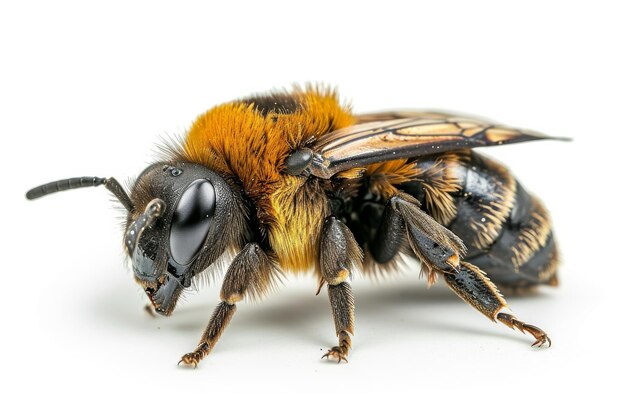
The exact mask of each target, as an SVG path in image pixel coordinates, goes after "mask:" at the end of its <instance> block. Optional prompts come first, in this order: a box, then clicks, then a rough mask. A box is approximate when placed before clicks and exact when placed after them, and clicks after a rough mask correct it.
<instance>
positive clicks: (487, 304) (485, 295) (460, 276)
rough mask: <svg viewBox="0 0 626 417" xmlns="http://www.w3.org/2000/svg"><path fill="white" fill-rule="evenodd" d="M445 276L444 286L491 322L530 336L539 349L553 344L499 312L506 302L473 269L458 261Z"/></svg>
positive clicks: (528, 325)
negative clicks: (459, 263) (457, 264)
mask: <svg viewBox="0 0 626 417" xmlns="http://www.w3.org/2000/svg"><path fill="white" fill-rule="evenodd" d="M444 277H445V280H446V284H448V286H449V287H450V288H451V289H452V291H454V292H455V293H456V294H457V295H458V296H459V297H461V298H462V299H463V300H465V302H467V303H468V304H469V305H471V306H472V307H474V308H475V309H476V310H478V311H480V312H481V313H483V314H484V315H485V316H487V317H488V318H490V319H491V320H493V321H495V320H498V321H499V322H501V323H503V324H504V325H506V326H508V327H510V328H511V329H517V330H519V331H521V332H522V333H526V332H528V333H530V334H531V335H532V336H533V337H534V338H535V343H533V346H538V347H539V346H543V345H544V344H545V343H548V346H550V345H552V341H551V340H550V338H549V337H548V335H547V334H546V333H545V332H544V331H543V330H541V329H540V328H539V327H537V326H533V325H532V324H526V323H524V322H522V321H520V320H518V319H517V318H516V317H515V316H512V315H511V314H507V313H501V312H500V311H501V310H502V309H503V308H506V307H507V305H506V301H505V300H504V298H503V297H502V295H501V294H500V292H499V291H498V289H497V288H496V286H495V285H494V283H493V282H491V281H490V280H489V279H488V278H487V277H486V276H485V275H484V274H483V273H482V271H481V270H480V269H478V268H477V267H476V266H474V265H472V264H470V263H467V262H461V265H460V267H459V268H458V270H457V271H453V272H451V273H445V274H444Z"/></svg>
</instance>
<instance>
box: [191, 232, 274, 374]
mask: <svg viewBox="0 0 626 417" xmlns="http://www.w3.org/2000/svg"><path fill="white" fill-rule="evenodd" d="M271 276H272V267H271V263H270V260H269V259H268V257H267V255H266V254H265V253H264V252H263V250H262V249H261V248H260V247H259V245H257V244H256V243H248V244H247V245H246V246H245V247H244V248H243V250H242V251H241V252H240V253H239V254H238V255H237V256H236V257H235V259H234V260H233V262H232V264H231V265H230V267H229V268H228V270H227V271H226V276H225V277H224V283H223V284H222V290H221V292H220V298H221V300H222V302H221V303H219V304H218V305H217V307H216V308H215V310H214V311H213V315H212V316H211V319H210V320H209V324H208V325H207V328H206V330H205V331H204V334H203V335H202V338H201V339H200V342H199V343H198V347H197V348H196V349H195V350H194V351H193V352H190V353H187V354H185V355H183V357H182V358H181V360H180V361H179V362H178V363H179V364H180V363H183V364H185V365H193V366H194V367H196V366H198V363H199V362H200V361H201V360H202V359H203V358H204V357H206V356H207V355H208V354H209V353H210V352H211V350H212V349H213V347H214V346H215V344H216V343H217V341H218V340H219V338H220V336H221V335H222V333H223V332H224V330H225V329H226V326H227V325H228V323H229V322H230V320H231V319H232V317H233V315H234V314H235V311H236V310H237V307H236V305H235V304H236V303H237V302H239V301H241V300H242V299H243V298H244V296H246V295H252V296H258V295H262V294H263V293H264V292H265V291H266V290H267V289H268V287H269V286H270V285H271Z"/></svg>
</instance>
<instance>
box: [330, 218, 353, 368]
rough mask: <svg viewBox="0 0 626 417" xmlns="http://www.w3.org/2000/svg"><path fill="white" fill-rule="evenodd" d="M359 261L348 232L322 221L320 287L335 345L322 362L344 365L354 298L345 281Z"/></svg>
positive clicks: (335, 223)
mask: <svg viewBox="0 0 626 417" xmlns="http://www.w3.org/2000/svg"><path fill="white" fill-rule="evenodd" d="M362 261H363V253H362V252H361V249H360V248H359V246H358V244H357V243H356V241H355V240H354V237H353V236H352V233H351V232H350V229H348V227H347V226H346V225H344V224H343V223H341V222H340V221H339V220H337V219H336V218H335V217H332V216H331V217H329V218H328V219H326V221H325V222H324V229H323V231H322V237H321V246H320V269H321V273H322V283H321V284H322V285H323V283H324V282H325V283H327V284H328V297H329V299H330V306H331V308H332V312H333V318H334V320H335V330H336V331H337V337H338V338H339V344H338V345H337V346H334V347H333V348H331V349H329V350H328V352H327V353H326V354H325V355H324V356H322V358H336V359H337V362H341V361H342V360H344V361H346V362H348V359H347V357H348V351H349V350H350V348H351V347H352V341H351V339H350V335H352V334H354V296H353V295H352V287H351V286H350V284H349V283H348V282H347V281H346V280H347V279H348V278H349V277H350V276H351V274H352V271H353V270H354V269H356V268H358V267H359V266H360V265H361V262H362Z"/></svg>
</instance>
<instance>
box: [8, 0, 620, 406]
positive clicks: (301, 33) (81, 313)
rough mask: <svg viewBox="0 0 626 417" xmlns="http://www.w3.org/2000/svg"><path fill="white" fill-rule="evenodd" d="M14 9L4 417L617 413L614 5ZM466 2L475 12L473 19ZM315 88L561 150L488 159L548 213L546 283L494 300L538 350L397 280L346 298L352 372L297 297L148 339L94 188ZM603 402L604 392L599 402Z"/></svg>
mask: <svg viewBox="0 0 626 417" xmlns="http://www.w3.org/2000/svg"><path fill="white" fill-rule="evenodd" d="M226 3H227V2H215V4H209V2H200V3H197V4H187V3H186V2H176V5H174V4H173V3H172V4H171V5H164V4H160V3H158V2H149V3H146V4H138V3H137V4H135V3H131V2H111V1H108V2H102V4H101V5H96V4H89V5H87V4H86V2H66V1H63V2H61V1H56V2H30V1H23V2H20V3H19V5H17V2H15V4H12V5H9V4H6V3H3V4H2V6H0V45H1V51H0V52H1V58H0V59H1V63H0V75H1V76H0V136H1V139H0V140H1V142H2V149H3V150H2V156H3V158H2V159H3V166H2V169H1V171H2V175H0V178H1V181H2V194H3V197H2V202H3V204H2V208H1V210H2V222H3V228H2V240H1V241H2V264H3V273H2V278H1V279H2V285H1V288H2V293H1V295H0V301H1V302H0V310H1V312H2V314H1V316H0V320H1V329H2V332H1V334H2V337H1V343H0V380H1V381H2V384H3V385H4V386H3V387H2V389H1V390H0V397H1V398H2V400H1V401H0V404H1V405H0V407H1V408H2V410H1V411H0V413H1V414H2V415H27V414H29V415H33V414H32V413H39V414H40V413H43V412H46V413H51V414H52V415H55V414H57V413H63V414H64V415H75V414H84V413H89V414H96V415H105V414H106V415H110V414H112V413H114V414H118V415H129V414H130V413H131V412H133V413H134V414H135V415H150V414H153V413H155V412H156V413H164V412H170V413H174V412H176V413H177V415H189V414H188V413H194V415H222V416H223V415H227V414H230V415H232V414H234V415H240V413H247V412H249V413H252V412H254V413H255V414H261V415H264V414H267V413H269V412H271V413H274V414H279V415H280V414H286V413H289V414H301V413H302V414H305V415H315V416H323V415H348V414H349V415H379V414H381V413H384V414H385V415H395V414H400V413H401V415H407V414H409V415H439V414H444V415H445V414H448V413H451V412H456V413H457V415H463V416H465V415H478V414H480V415H501V414H502V415H511V416H514V415H548V414H560V413H561V412H573V411H576V412H585V413H586V412H594V414H599V415H606V414H607V413H608V414H615V413H617V411H616V410H619V409H621V410H622V411H623V408H624V407H623V404H622V403H621V398H622V397H623V375H624V372H625V371H626V369H625V366H624V356H623V333H624V329H623V326H624V316H623V313H622V310H623V309H622V305H621V304H622V300H623V297H622V294H623V293H624V290H625V288H624V287H625V285H624V280H625V278H626V276H625V274H624V270H623V262H624V255H623V249H624V243H623V235H624V226H623V225H624V210H623V205H622V202H623V197H622V196H623V187H624V182H623V181H624V175H623V167H622V166H623V164H624V152H623V151H624V141H625V140H626V138H625V134H624V131H625V126H626V118H625V116H624V114H625V113H624V100H625V97H626V88H625V81H624V77H625V74H626V65H625V64H624V56H625V55H624V39H626V30H625V29H624V27H625V25H624V15H625V13H624V10H623V9H622V7H620V6H617V5H618V4H619V2H615V3H609V2H603V1H594V2H589V3H588V4H587V5H579V4H577V3H576V2H573V1H568V2H537V3H535V2H529V1H525V2H518V3H517V4H513V3H512V2H502V1H494V2H459V3H450V2H427V3H420V2H406V3H399V2H394V1H389V0H387V1H382V2H381V1H377V2H371V3H369V2H365V1H361V2H358V3H354V4H344V3H343V2H339V1H333V2H326V1H316V2H311V3H308V4H305V3H304V2H284V3H278V2H271V1H262V2H254V3H251V4H236V3H235V2H232V3H231V2H228V4H226ZM470 4H471V5H470ZM307 81H322V82H326V83H328V84H330V85H333V86H337V87H338V88H339V91H340V93H341V95H342V97H343V98H345V99H349V100H350V101H351V103H352V104H353V106H354V109H355V110H356V111H374V110H379V109H389V108H439V109H447V110H452V111H460V112H465V113H470V114H476V115H481V116H485V117H489V118H491V119H494V120H498V121H501V122H503V123H507V124H511V125H514V126H522V127H528V128H532V129H535V130H539V131H544V132H547V133H549V134H553V135H558V136H568V137H572V138H574V139H575V141H574V142H573V143H556V142H555V143H549V142H544V143H531V144H522V145H513V146H510V147H503V148H498V149H490V150H488V151H485V152H486V153H488V154H490V155H493V156H494V157H496V158H497V159H499V160H501V161H503V162H504V163H505V164H506V165H508V166H509V167H510V168H511V169H512V170H513V171H514V172H515V174H516V175H517V176H518V177H519V178H520V179H521V181H522V182H523V183H524V184H525V186H526V187H527V188H528V189H530V190H532V191H534V192H536V193H537V194H538V195H540V196H541V197H542V199H543V200H544V202H545V203H546V205H547V206H548V207H549V209H550V211H551V213H552V215H553V218H554V223H555V229H556V232H557V237H558V239H559V242H560V244H561V252H562V255H563V265H562V267H561V272H560V277H561V281H562V286H561V287H560V288H558V289H556V290H549V289H545V290H542V291H541V292H540V294H539V295H537V296H534V297H530V298H511V299H509V302H510V305H511V307H512V309H513V310H514V312H515V313H516V314H517V315H518V316H519V317H520V318H521V319H523V320H527V321H529V322H531V323H535V324H537V325H539V326H541V327H543V328H545V329H546V330H547V331H548V332H549V334H550V336H551V337H552V340H553V342H554V345H553V347H552V348H551V349H542V350H536V349H531V348H530V343H531V341H532V340H531V338H530V337H528V336H525V335H522V334H520V333H516V332H513V331H511V330H509V329H507V328H506V327H504V326H502V325H496V324H493V323H490V322H489V321H488V320H486V319H485V318H484V317H482V316H481V315H480V314H479V313H477V312H475V311H473V310H472V309H471V308H469V307H468V306H466V305H465V304H464V303H463V302H461V301H460V300H459V299H458V298H457V297H456V296H455V295H454V294H452V293H451V292H450V291H448V290H447V288H445V286H444V285H443V284H438V285H436V286H435V287H434V288H432V289H430V290H427V289H426V285H425V282H424V281H423V280H418V279H417V276H416V272H415V271H416V269H417V268H416V266H415V265H412V266H411V268H410V270H409V271H408V272H406V273H403V274H399V275H398V277H396V278H395V279H390V280H387V281H384V282H380V283H372V282H371V281H368V280H366V279H358V280H356V281H355V282H354V288H355V294H356V301H357V323H356V336H355V338H354V346H355V348H354V350H353V351H352V353H351V355H350V358H349V359H350V363H349V364H347V365H345V364H342V365H337V364H335V363H331V362H327V361H324V360H320V356H321V355H322V353H324V352H325V351H326V349H327V348H328V347H330V346H332V345H334V344H335V337H334V328H333V323H332V319H331V315H330V307H329V306H328V300H327V297H326V296H325V295H320V296H318V297H315V296H314V295H313V294H314V291H315V280H314V279H312V278H311V277H304V278H303V277H301V278H294V279H292V280H290V281H288V282H287V283H286V284H285V285H284V286H283V288H282V289H281V291H280V292H278V293H276V294H273V295H271V296H270V297H268V298H267V299H266V300H265V301H264V302H262V303H258V304H241V305H240V308H239V310H238V313H237V315H236V316H235V318H234V320H233V321H232V322H231V325H230V327H229V328H228V329H227V331H226V332H225V334H224V336H223V338H222V340H221V341H220V342H219V344H218V345H217V348H216V349H215V350H214V352H213V353H212V354H211V355H210V356H209V357H208V358H207V359H205V360H204V361H203V362H202V363H201V365H200V367H199V368H198V369H197V370H195V371H193V370H188V369H182V368H177V367H176V362H177V361H178V359H179V357H180V355H182V354H183V353H186V352H188V351H189V350H191V349H193V348H194V347H195V343H196V342H197V340H198V339H199V337H200V335H201V333H202V331H203V329H204V326H205V324H206V322H207V320H208V317H209V314H210V312H211V311H212V309H213V306H214V305H215V304H216V302H217V300H218V297H217V292H218V289H219V284H218V285H213V286H211V287H207V288H203V289H202V290H201V291H200V292H199V294H197V295H194V296H190V297H188V299H187V301H186V302H185V303H183V305H181V306H179V308H178V310H177V311H176V312H175V314H174V316H173V317H171V318H169V319H165V318H157V319H151V318H150V317H148V316H146V315H145V313H144V312H143V310H142V307H143V306H144V304H145V302H146V299H145V296H144V295H143V294H142V292H141V291H140V289H139V288H138V287H137V286H136V285H135V284H134V282H133V281H132V278H131V274H130V272H129V269H128V267H127V265H125V263H124V261H123V251H122V248H121V230H120V214H121V213H120V212H119V211H117V210H116V209H114V208H113V205H112V204H111V203H110V200H111V198H110V196H108V195H107V193H106V192H105V191H104V190H102V189H98V190H80V191H74V192H69V193H65V194H62V195H61V194H59V195H55V196H51V197H48V198H46V199H44V200H40V201H36V202H27V201H26V200H25V198H24V192H25V191H26V190H27V189H28V188H29V187H31V186H34V185H37V184H40V183H43V182H47V181H50V180H55V179H60V178H66V177H72V176H82V175H98V176H116V177H117V178H118V179H122V180H126V179H128V178H130V177H132V176H135V175H137V174H138V173H139V172H140V171H141V170H142V169H143V167H144V166H145V165H146V164H147V163H148V162H150V161H152V160H153V157H154V153H153V151H154V150H155V144H157V143H158V142H159V140H160V139H159V137H163V136H167V135H172V134H182V133H184V131H185V129H186V128H188V127H189V125H190V123H191V122H192V121H193V119H194V117H195V116H196V115H198V114H199V113H201V112H203V111H204V110H206V109H208V108H209V107H211V106H213V105H215V104H218V103H220V102H223V101H227V100H231V99H234V98H238V97H242V96H245V95H247V94H249V93H253V92H262V91H265V90H268V89H270V88H273V87H288V86H289V85H291V83H293V82H299V83H302V82H307ZM620 381H621V382H620Z"/></svg>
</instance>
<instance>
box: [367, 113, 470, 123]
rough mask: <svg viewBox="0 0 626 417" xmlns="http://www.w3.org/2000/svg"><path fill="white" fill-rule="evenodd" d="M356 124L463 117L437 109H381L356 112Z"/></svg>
mask: <svg viewBox="0 0 626 417" xmlns="http://www.w3.org/2000/svg"><path fill="white" fill-rule="evenodd" d="M355 117H356V124H361V123H370V122H384V121H388V120H397V119H430V120H440V119H449V118H452V117H464V116H461V115H459V114H452V113H444V112H440V111H437V110H424V111H416V110H391V111H383V112H376V113H363V114H357V115H355Z"/></svg>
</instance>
